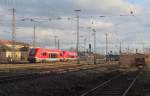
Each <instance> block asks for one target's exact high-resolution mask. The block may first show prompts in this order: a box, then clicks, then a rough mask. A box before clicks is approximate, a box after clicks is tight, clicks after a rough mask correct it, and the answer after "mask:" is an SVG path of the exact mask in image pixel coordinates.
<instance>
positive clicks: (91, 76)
mask: <svg viewBox="0 0 150 96" xmlns="http://www.w3.org/2000/svg"><path fill="white" fill-rule="evenodd" d="M112 70H114V68H113V69H111V70H110V67H109V68H108V67H106V68H105V67H102V68H99V69H95V70H85V71H80V72H68V73H63V74H51V75H50V76H47V77H42V78H38V79H34V80H23V81H20V82H13V83H8V84H1V85H0V96H80V94H82V93H83V92H85V91H86V90H88V89H90V88H93V87H94V86H95V85H97V84H99V83H102V82H103V81H105V80H108V79H110V78H111V77H113V76H115V75H116V74H118V72H111V73H109V72H110V71H112ZM106 74H107V75H106Z"/></svg>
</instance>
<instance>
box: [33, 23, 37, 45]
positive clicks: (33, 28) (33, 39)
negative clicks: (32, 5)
mask: <svg viewBox="0 0 150 96" xmlns="http://www.w3.org/2000/svg"><path fill="white" fill-rule="evenodd" d="M35 43H36V42H35V23H34V26H33V47H34V48H35Z"/></svg>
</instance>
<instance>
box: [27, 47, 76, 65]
mask: <svg viewBox="0 0 150 96" xmlns="http://www.w3.org/2000/svg"><path fill="white" fill-rule="evenodd" d="M77 58H78V54H77V53H76V52H70V51H64V50H50V49H44V48H32V49H31V50H30V52H29V57H28V61H29V62H30V63H36V62H56V61H68V60H76V59H77Z"/></svg>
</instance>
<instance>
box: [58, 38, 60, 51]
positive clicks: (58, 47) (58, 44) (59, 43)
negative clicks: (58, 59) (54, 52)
mask: <svg viewBox="0 0 150 96" xmlns="http://www.w3.org/2000/svg"><path fill="white" fill-rule="evenodd" d="M58 49H60V42H59V39H58Z"/></svg>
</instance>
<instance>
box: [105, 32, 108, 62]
mask: <svg viewBox="0 0 150 96" xmlns="http://www.w3.org/2000/svg"><path fill="white" fill-rule="evenodd" d="M105 35H106V62H107V59H108V58H107V55H108V33H106V34H105Z"/></svg>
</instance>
